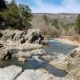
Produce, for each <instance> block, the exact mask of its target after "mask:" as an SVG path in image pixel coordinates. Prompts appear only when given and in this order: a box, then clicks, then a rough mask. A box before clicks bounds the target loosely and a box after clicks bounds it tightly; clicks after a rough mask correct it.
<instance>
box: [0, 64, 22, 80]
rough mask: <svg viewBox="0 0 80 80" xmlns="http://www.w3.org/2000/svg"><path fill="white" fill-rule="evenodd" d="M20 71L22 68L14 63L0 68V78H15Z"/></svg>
mask: <svg viewBox="0 0 80 80" xmlns="http://www.w3.org/2000/svg"><path fill="white" fill-rule="evenodd" d="M21 72H22V68H21V67H18V66H15V65H11V66H8V67H5V68H0V80H15V78H16V77H17V76H18V75H19V74H20V73H21Z"/></svg>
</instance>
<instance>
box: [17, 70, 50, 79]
mask: <svg viewBox="0 0 80 80" xmlns="http://www.w3.org/2000/svg"><path fill="white" fill-rule="evenodd" d="M16 80H49V74H48V73H43V72H41V71H40V70H25V71H24V72H23V73H22V74H21V75H20V76H19V77H18V78H17V79H16Z"/></svg>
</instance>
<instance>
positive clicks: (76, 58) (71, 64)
mask: <svg viewBox="0 0 80 80" xmlns="http://www.w3.org/2000/svg"><path fill="white" fill-rule="evenodd" d="M67 66H68V69H75V68H76V67H77V66H80V47H78V48H76V49H74V50H72V51H70V53H69V54H68V58H67Z"/></svg>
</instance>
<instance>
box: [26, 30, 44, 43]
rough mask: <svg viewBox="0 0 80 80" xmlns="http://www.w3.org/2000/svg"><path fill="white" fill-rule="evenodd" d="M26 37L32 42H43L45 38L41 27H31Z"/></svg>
mask: <svg viewBox="0 0 80 80" xmlns="http://www.w3.org/2000/svg"><path fill="white" fill-rule="evenodd" d="M26 39H27V41H28V42H30V43H34V42H36V43H41V42H42V40H44V37H43V36H42V34H41V31H40V29H29V30H28V33H27V35H26Z"/></svg>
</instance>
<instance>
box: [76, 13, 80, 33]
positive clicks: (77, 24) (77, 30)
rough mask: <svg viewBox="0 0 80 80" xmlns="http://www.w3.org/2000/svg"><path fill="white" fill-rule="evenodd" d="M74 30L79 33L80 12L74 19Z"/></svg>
mask: <svg viewBox="0 0 80 80" xmlns="http://www.w3.org/2000/svg"><path fill="white" fill-rule="evenodd" d="M76 32H77V33H78V34H80V14H79V15H78V16H77V19H76Z"/></svg>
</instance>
